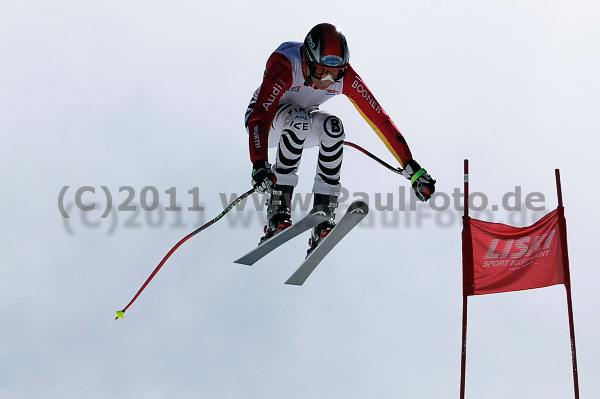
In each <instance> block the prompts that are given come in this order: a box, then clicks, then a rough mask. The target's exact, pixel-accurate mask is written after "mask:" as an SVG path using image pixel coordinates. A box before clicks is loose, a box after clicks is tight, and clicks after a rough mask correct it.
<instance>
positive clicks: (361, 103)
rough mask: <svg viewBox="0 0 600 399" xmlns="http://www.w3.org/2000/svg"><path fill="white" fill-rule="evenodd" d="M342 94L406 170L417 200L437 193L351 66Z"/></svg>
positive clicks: (422, 199) (406, 175) (392, 124)
mask: <svg viewBox="0 0 600 399" xmlns="http://www.w3.org/2000/svg"><path fill="white" fill-rule="evenodd" d="M342 92H343V93H344V94H345V95H346V96H347V97H348V98H349V99H350V101H352V104H354V106H355V107H356V109H358V112H360V114H361V115H362V116H363V118H365V120H366V121H367V123H368V124H369V125H370V126H371V127H372V128H373V130H375V132H376V133H377V135H378V136H379V138H380V139H381V140H382V141H383V142H384V143H385V145H386V147H387V148H388V149H389V150H390V152H391V153H392V154H393V155H394V157H396V159H397V160H398V162H400V165H402V167H403V168H404V170H403V171H402V175H403V176H404V177H406V178H407V179H408V180H410V183H411V186H412V188H413V190H414V191H415V194H416V196H417V198H418V199H420V200H421V201H427V200H428V199H429V198H430V197H431V196H432V195H433V193H434V192H435V179H433V178H432V177H431V176H430V175H429V173H427V171H426V170H425V169H423V168H421V166H420V165H419V164H418V163H417V162H416V161H415V160H414V159H413V157H412V153H411V152H410V148H408V144H407V143H406V140H404V136H402V133H400V131H399V130H398V128H397V127H396V125H394V122H392V120H391V119H390V117H389V115H388V114H387V113H386V112H385V111H384V110H383V108H381V105H379V102H377V100H376V99H375V96H373V93H371V91H370V90H369V89H368V88H367V85H365V82H363V80H362V79H361V78H360V76H358V74H357V73H356V71H354V69H353V68H352V67H351V66H350V65H349V66H348V70H347V71H346V74H345V76H344V87H343V89H342Z"/></svg>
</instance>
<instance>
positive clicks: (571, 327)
mask: <svg viewBox="0 0 600 399" xmlns="http://www.w3.org/2000/svg"><path fill="white" fill-rule="evenodd" d="M554 174H555V176H556V193H557V195H558V208H559V224H558V226H559V229H560V237H561V252H562V256H563V269H564V276H565V290H566V292H567V309H568V313H569V333H570V335H571V362H572V364H573V389H574V390H575V399H579V377H578V374H577V350H576V349H575V324H574V322H573V302H572V300H571V272H570V269H569V250H568V246H567V222H566V219H565V214H564V206H563V201H562V187H561V184H560V171H559V170H558V169H555V170H554Z"/></svg>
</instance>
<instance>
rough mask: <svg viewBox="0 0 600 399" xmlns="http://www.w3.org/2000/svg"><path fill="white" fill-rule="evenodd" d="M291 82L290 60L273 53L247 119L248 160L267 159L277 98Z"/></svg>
mask: <svg viewBox="0 0 600 399" xmlns="http://www.w3.org/2000/svg"><path fill="white" fill-rule="evenodd" d="M291 83H292V66H291V64H290V61H289V60H288V59H287V58H286V57H285V56H284V55H283V54H279V53H273V54H271V56H270V57H269V60H268V61H267V67H266V69H265V74H264V77H263V81H262V84H261V85H260V90H259V93H258V98H257V99H256V103H255V105H254V110H253V111H252V115H251V116H250V119H249V120H248V132H249V146H250V160H251V161H252V163H255V162H257V161H267V158H268V147H269V145H268V138H269V130H270V129H271V123H273V118H275V113H276V112H277V107H278V105H279V100H280V99H281V96H282V95H283V93H285V92H286V91H287V90H288V89H289V88H290V87H291Z"/></svg>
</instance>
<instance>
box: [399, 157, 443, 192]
mask: <svg viewBox="0 0 600 399" xmlns="http://www.w3.org/2000/svg"><path fill="white" fill-rule="evenodd" d="M402 176H404V177H406V178H407V179H408V180H410V183H411V185H412V188H413V190H414V191H415V194H416V196H417V198H418V199H419V200H420V201H423V202H425V201H427V200H428V199H429V198H431V196H432V195H433V193H435V179H434V178H433V177H431V176H430V175H429V173H427V171H426V170H425V169H423V168H421V165H419V164H418V163H417V162H416V161H415V160H413V159H411V160H410V161H408V162H406V165H404V170H403V171H402Z"/></svg>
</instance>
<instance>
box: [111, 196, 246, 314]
mask: <svg viewBox="0 0 600 399" xmlns="http://www.w3.org/2000/svg"><path fill="white" fill-rule="evenodd" d="M255 191H256V188H252V189H250V190H248V191H246V192H245V193H244V194H242V195H240V196H239V197H237V198H236V199H235V200H234V201H233V202H232V203H231V204H229V205H228V206H227V208H225V209H224V210H223V212H221V213H219V215H217V217H216V218H214V219H212V220H211V221H209V222H207V223H205V224H204V225H202V226H200V227H198V228H197V229H196V230H194V231H192V232H191V233H190V234H188V235H187V236H185V237H183V238H182V239H181V240H179V242H178V243H177V244H175V246H173V248H171V250H170V251H169V252H168V253H167V254H166V255H165V257H164V258H163V259H162V260H161V261H160V263H159V264H158V266H156V268H155V269H154V271H153V272H152V274H150V276H149V277H148V279H147V280H146V282H145V283H144V284H143V285H142V287H141V288H140V289H139V290H138V292H137V293H136V294H135V296H134V297H133V298H132V299H131V301H129V303H128V304H127V306H125V307H124V308H123V309H122V310H117V317H115V320H117V319H122V318H123V317H125V311H126V310H127V309H128V308H129V307H130V306H131V304H132V303H133V302H135V300H136V299H137V297H138V296H140V294H141V293H142V291H144V288H146V286H147V285H148V284H149V283H150V281H151V280H152V279H153V278H154V276H156V273H158V271H159V270H160V268H161V267H162V266H163V265H164V264H165V262H166V261H167V259H169V257H170V256H171V255H172V254H173V252H175V250H177V248H179V246H181V244H183V243H184V242H186V241H187V240H189V239H190V238H192V237H193V236H195V235H196V234H198V233H200V232H201V231H202V230H205V229H206V228H208V227H210V226H212V225H213V224H214V223H216V222H217V221H218V220H219V219H221V218H222V217H223V216H225V214H226V213H227V212H229V211H230V210H232V209H233V208H234V207H235V206H236V205H237V204H239V203H240V202H242V200H243V199H244V198H246V197H248V196H249V195H252V193H254V192H255Z"/></svg>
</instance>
